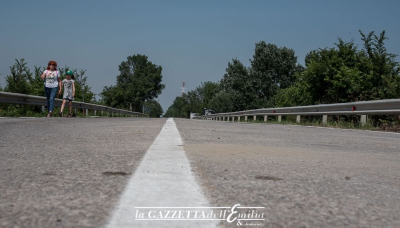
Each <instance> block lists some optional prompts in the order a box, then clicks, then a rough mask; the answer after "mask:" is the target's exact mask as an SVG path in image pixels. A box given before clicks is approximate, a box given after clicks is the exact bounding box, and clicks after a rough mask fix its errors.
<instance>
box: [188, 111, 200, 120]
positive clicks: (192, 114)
mask: <svg viewBox="0 0 400 228" xmlns="http://www.w3.org/2000/svg"><path fill="white" fill-rule="evenodd" d="M199 115H200V114H199V113H193V112H191V113H190V119H196V117H197V116H199Z"/></svg>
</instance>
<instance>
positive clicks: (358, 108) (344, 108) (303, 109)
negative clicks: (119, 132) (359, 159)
mask: <svg viewBox="0 0 400 228" xmlns="http://www.w3.org/2000/svg"><path fill="white" fill-rule="evenodd" d="M397 114H400V99H387V100H374V101H358V102H349V103H337V104H321V105H309V106H295V107H285V108H263V109H254V110H246V111H237V112H227V113H217V114H210V115H205V116H204V115H203V116H198V117H196V118H197V119H212V120H221V119H222V120H225V118H228V121H229V118H230V117H232V120H235V117H237V118H238V120H239V121H240V117H241V116H244V117H245V121H247V117H248V116H253V118H254V120H255V119H256V116H261V115H264V121H267V118H268V116H278V121H280V120H281V116H288V115H297V122H300V116H301V115H304V116H307V115H323V122H324V123H326V119H327V116H328V115H361V123H362V124H364V123H365V122H366V115H397Z"/></svg>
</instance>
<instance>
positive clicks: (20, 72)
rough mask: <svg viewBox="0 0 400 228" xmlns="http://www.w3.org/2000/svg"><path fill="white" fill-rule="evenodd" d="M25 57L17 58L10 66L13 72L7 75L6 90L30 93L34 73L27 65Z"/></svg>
mask: <svg viewBox="0 0 400 228" xmlns="http://www.w3.org/2000/svg"><path fill="white" fill-rule="evenodd" d="M26 64H27V62H25V59H20V60H18V59H15V64H14V65H13V66H11V67H10V71H11V74H10V75H7V76H6V87H5V88H4V91H6V92H12V93H23V94H30V92H31V86H30V81H31V80H32V73H31V71H30V70H29V68H28V67H27V66H26Z"/></svg>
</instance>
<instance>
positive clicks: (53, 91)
mask: <svg viewBox="0 0 400 228" xmlns="http://www.w3.org/2000/svg"><path fill="white" fill-rule="evenodd" d="M57 89H58V88H57V87H55V88H51V91H50V105H49V106H50V108H49V112H51V113H52V112H53V110H54V99H55V98H56V94H57Z"/></svg>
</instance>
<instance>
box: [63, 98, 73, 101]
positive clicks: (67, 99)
mask: <svg viewBox="0 0 400 228" xmlns="http://www.w3.org/2000/svg"><path fill="white" fill-rule="evenodd" d="M63 100H66V101H72V100H71V99H69V98H63Z"/></svg>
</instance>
